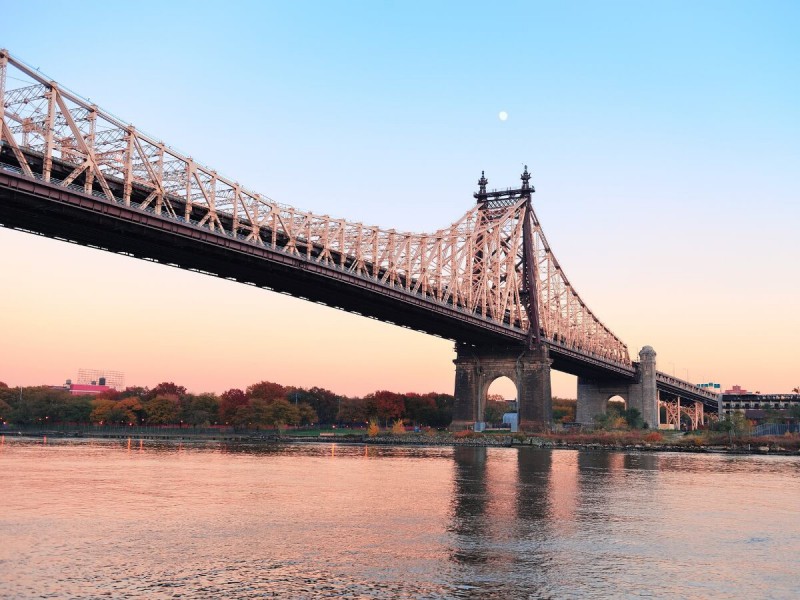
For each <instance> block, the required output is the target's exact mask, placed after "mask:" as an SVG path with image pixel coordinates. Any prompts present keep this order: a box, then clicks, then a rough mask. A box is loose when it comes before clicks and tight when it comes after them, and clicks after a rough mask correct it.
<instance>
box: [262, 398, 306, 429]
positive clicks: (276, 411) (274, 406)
mask: <svg viewBox="0 0 800 600" xmlns="http://www.w3.org/2000/svg"><path fill="white" fill-rule="evenodd" d="M265 416H266V421H267V423H268V424H269V425H274V426H275V427H277V428H278V429H279V430H280V429H281V428H282V427H284V426H286V425H297V424H298V423H299V422H300V411H299V410H298V408H297V407H296V406H294V405H293V404H290V403H289V402H288V401H286V400H283V399H280V400H275V402H272V403H271V404H270V405H269V406H268V407H267V410H266V413H265Z"/></svg>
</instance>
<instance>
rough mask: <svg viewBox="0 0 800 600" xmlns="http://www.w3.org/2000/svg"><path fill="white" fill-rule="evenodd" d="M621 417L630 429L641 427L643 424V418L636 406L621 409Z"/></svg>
mask: <svg viewBox="0 0 800 600" xmlns="http://www.w3.org/2000/svg"><path fill="white" fill-rule="evenodd" d="M622 418H623V419H625V423H626V424H627V425H628V427H630V428H631V429H641V428H642V427H643V426H644V419H643V418H642V413H640V412H639V409H638V408H633V407H631V408H627V409H625V410H623V411H622Z"/></svg>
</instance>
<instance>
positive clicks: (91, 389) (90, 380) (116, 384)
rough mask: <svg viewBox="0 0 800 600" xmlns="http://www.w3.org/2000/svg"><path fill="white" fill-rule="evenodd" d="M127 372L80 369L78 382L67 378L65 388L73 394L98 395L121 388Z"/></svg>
mask: <svg viewBox="0 0 800 600" xmlns="http://www.w3.org/2000/svg"><path fill="white" fill-rule="evenodd" d="M124 384H125V374H124V373H121V372H120V371H109V370H107V369H78V382H77V383H72V380H71V379H67V381H66V383H65V384H64V389H65V390H67V391H68V392H69V393H70V394H72V395H73V396H96V395H97V394H102V393H103V392H107V391H108V390H121V389H122V388H123V386H124Z"/></svg>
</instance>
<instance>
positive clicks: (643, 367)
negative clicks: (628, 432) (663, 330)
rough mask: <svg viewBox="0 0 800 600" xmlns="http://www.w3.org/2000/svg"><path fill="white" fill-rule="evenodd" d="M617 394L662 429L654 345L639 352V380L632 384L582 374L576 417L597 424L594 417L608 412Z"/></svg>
mask: <svg viewBox="0 0 800 600" xmlns="http://www.w3.org/2000/svg"><path fill="white" fill-rule="evenodd" d="M614 396H620V397H621V398H623V399H624V400H625V404H626V408H635V409H637V410H638V411H639V413H640V414H641V415H642V420H643V421H644V422H645V423H647V426H648V427H651V428H656V429H657V428H658V392H657V390H656V353H655V351H654V350H653V349H652V348H651V347H650V346H645V347H644V348H642V351H641V352H640V353H639V363H638V365H637V373H636V380H635V381H634V382H632V383H631V382H624V381H621V382H617V381H599V380H597V381H595V380H592V379H587V378H585V377H579V378H578V406H577V413H576V416H575V418H576V420H577V421H578V422H579V423H582V424H583V425H592V424H594V417H595V416H596V415H603V414H605V412H606V405H607V403H608V401H609V399H611V398H613V397H614Z"/></svg>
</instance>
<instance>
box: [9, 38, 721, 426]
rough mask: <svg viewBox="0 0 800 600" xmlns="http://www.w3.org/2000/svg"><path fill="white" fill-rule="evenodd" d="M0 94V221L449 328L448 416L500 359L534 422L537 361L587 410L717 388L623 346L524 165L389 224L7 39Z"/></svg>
mask: <svg viewBox="0 0 800 600" xmlns="http://www.w3.org/2000/svg"><path fill="white" fill-rule="evenodd" d="M12 70H13V73H14V75H13V76H12V77H9V76H8V74H9V72H10V71H12ZM0 96H2V98H3V103H2V106H0V121H1V122H2V123H1V125H2V129H0V224H2V225H3V226H6V227H13V228H17V229H21V230H25V231H30V232H32V233H38V234H41V235H46V236H50V237H54V238H57V239H63V240H66V241H72V242H76V243H79V244H84V245H88V246H92V247H96V248H99V249H104V250H107V251H111V252H117V253H122V254H127V255H130V256H135V257H138V258H143V259H148V260H154V261H158V262H163V263H166V264H170V265H173V266H179V267H181V268H186V269H191V270H195V271H199V272H202V273H207V274H211V275H216V276H219V277H225V278H228V279H233V280H236V281H240V282H243V283H247V284H250V285H256V286H259V287H264V288H267V289H270V290H274V291H279V292H284V293H288V294H291V295H293V296H297V297H300V298H303V299H306V300H311V301H315V302H320V303H323V304H326V305H329V306H333V307H338V308H342V309H344V310H348V311H352V312H357V313H359V314H362V315H365V316H369V317H373V318H377V319H380V320H383V321H387V322H390V323H394V324H397V325H401V326H404V327H409V328H412V329H416V330H419V331H423V332H426V333H429V334H433V335H438V336H441V337H444V338H448V339H451V340H453V341H455V342H456V348H457V352H458V358H457V360H456V409H455V413H456V420H455V422H454V425H455V426H456V427H460V426H467V425H468V424H470V423H472V422H475V421H480V420H481V419H480V415H481V412H482V407H483V402H484V399H485V395H486V390H487V389H488V386H489V384H490V383H491V381H492V380H493V379H494V378H496V377H499V376H501V375H507V376H509V377H511V379H512V380H513V381H514V382H515V383H516V385H517V389H518V396H519V399H520V416H521V419H522V420H523V421H525V422H528V423H530V424H538V425H546V424H547V423H549V420H550V416H549V415H550V383H549V376H550V368H551V365H552V368H555V369H557V370H561V371H565V372H568V373H572V374H575V375H578V376H579V388H578V392H579V416H581V417H582V418H583V419H584V420H590V417H591V416H593V414H590V413H593V411H599V412H602V410H604V402H603V400H602V398H604V397H605V396H606V395H607V393H610V392H611V391H613V392H614V393H613V394H611V395H615V394H621V395H623V397H625V398H626V400H628V401H629V403H630V404H631V405H633V406H638V407H639V408H640V409H641V410H642V413H643V414H644V415H645V419H646V420H648V421H649V423H650V424H651V425H654V424H655V423H656V422H657V421H658V404H657V403H658V393H659V391H663V392H664V393H666V394H671V395H672V396H675V397H684V398H686V399H688V400H691V401H698V402H706V403H708V404H709V406H711V405H712V404H713V405H714V406H715V403H716V398H715V397H714V396H713V395H711V394H708V393H707V392H705V391H704V390H701V389H699V388H697V387H695V386H692V385H690V384H688V383H687V382H682V381H680V380H677V379H674V378H669V377H667V376H666V375H664V374H661V373H658V372H657V371H656V370H655V354H654V353H652V355H651V351H647V352H645V353H644V354H643V355H640V357H639V358H640V360H639V361H638V362H634V361H632V360H631V358H630V356H629V354H628V349H627V347H626V345H625V344H624V343H623V342H622V341H621V340H620V339H619V338H618V337H617V336H615V335H614V334H613V333H612V332H611V330H610V329H609V328H608V327H606V326H605V325H604V324H603V323H602V322H601V321H600V320H599V319H598V318H597V317H596V316H595V315H594V313H592V311H591V310H590V309H589V308H588V307H587V306H586V304H585V302H584V301H583V300H582V299H581V298H580V296H578V294H577V292H576V291H575V290H574V288H573V287H572V285H571V283H570V282H569V280H568V279H567V277H566V275H565V273H564V271H563V269H562V268H561V266H560V264H559V263H558V261H557V260H556V258H555V256H554V255H553V252H552V250H551V248H550V246H549V244H548V243H547V239H546V238H545V236H544V232H543V231H542V228H541V225H540V223H539V221H538V219H537V217H536V214H535V212H534V210H533V207H532V204H531V196H532V193H533V191H534V190H533V187H532V186H531V185H530V174H529V173H528V172H527V168H526V170H525V172H524V173H523V175H522V184H521V186H520V187H519V188H517V189H514V190H505V191H501V192H496V191H488V190H487V184H488V181H487V180H486V178H485V177H483V176H481V179H480V181H479V182H478V184H479V190H478V192H477V193H476V194H475V198H476V200H477V202H476V203H475V204H474V206H473V207H472V208H471V209H470V210H469V211H468V212H467V213H466V214H465V215H464V216H462V217H461V218H460V219H458V220H457V221H456V222H455V223H453V224H452V225H451V226H449V227H446V228H443V229H439V230H437V231H434V232H432V233H428V234H412V233H403V232H397V231H395V230H392V229H389V230H386V229H381V228H378V227H372V226H366V225H363V224H361V223H354V222H349V221H345V220H343V219H336V218H331V217H328V216H327V215H315V214H312V213H309V212H304V211H300V210H298V209H296V208H293V207H291V206H287V205H284V204H280V203H277V202H275V201H273V200H271V199H270V198H268V197H265V196H263V195H260V194H258V193H255V192H253V191H251V190H248V189H247V188H245V187H243V186H241V185H240V184H239V183H238V182H235V181H233V180H230V179H227V178H225V177H223V176H221V175H219V174H218V173H216V172H215V171H214V170H212V169H209V168H207V167H205V166H203V165H200V164H198V163H196V162H195V161H194V160H193V159H192V158H190V157H186V156H184V155H182V154H180V153H178V152H177V151H175V150H173V149H171V148H170V147H168V146H166V145H165V144H163V143H162V142H160V141H157V140H155V139H154V138H151V137H149V136H146V135H144V134H142V133H141V132H139V131H137V130H136V129H135V128H134V127H133V126H131V125H127V124H125V123H123V122H121V121H120V120H118V119H117V118H115V117H113V116H111V115H110V114H108V113H106V112H104V111H102V110H101V109H99V108H98V107H97V106H95V105H93V104H90V103H89V102H87V101H85V100H83V99H82V98H80V97H79V96H77V95H75V94H72V93H70V92H68V91H66V90H65V89H63V88H61V87H60V86H59V85H58V84H56V83H54V82H51V81H49V80H47V79H45V78H44V77H42V76H41V75H40V74H39V73H38V72H37V71H34V70H32V69H30V68H29V67H27V66H26V65H24V64H23V63H22V62H20V61H18V60H17V59H15V58H13V57H11V56H10V55H9V54H8V52H6V51H4V50H3V51H0ZM605 399H606V400H607V398H605ZM601 405H602V406H601ZM580 407H583V410H581V408H580Z"/></svg>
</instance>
